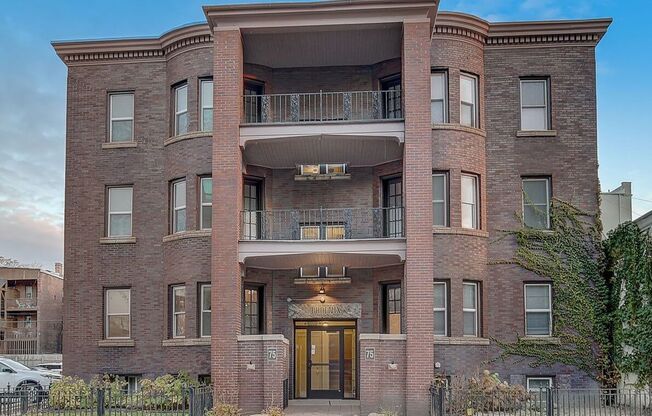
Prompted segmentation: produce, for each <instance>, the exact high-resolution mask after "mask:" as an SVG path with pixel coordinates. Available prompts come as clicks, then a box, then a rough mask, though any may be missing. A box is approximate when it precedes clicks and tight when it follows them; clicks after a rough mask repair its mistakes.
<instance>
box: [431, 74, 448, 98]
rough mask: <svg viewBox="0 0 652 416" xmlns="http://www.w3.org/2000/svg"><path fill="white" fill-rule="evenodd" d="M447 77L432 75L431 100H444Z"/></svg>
mask: <svg viewBox="0 0 652 416" xmlns="http://www.w3.org/2000/svg"><path fill="white" fill-rule="evenodd" d="M445 79H446V77H445V75H444V73H435V74H430V99H432V100H443V99H444V91H446V88H445V82H444V81H445Z"/></svg>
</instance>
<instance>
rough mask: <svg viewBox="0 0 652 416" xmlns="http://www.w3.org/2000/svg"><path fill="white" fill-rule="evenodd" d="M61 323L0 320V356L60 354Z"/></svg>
mask: <svg viewBox="0 0 652 416" xmlns="http://www.w3.org/2000/svg"><path fill="white" fill-rule="evenodd" d="M62 333H63V323H62V322H61V321H41V320H34V321H25V320H20V321H18V320H10V319H7V320H0V354H60V353H61V345H62Z"/></svg>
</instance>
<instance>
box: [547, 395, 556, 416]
mask: <svg viewBox="0 0 652 416" xmlns="http://www.w3.org/2000/svg"><path fill="white" fill-rule="evenodd" d="M552 394H553V391H552V389H551V388H547V389H546V416H554V414H555V408H554V406H553V403H554V400H553V399H552Z"/></svg>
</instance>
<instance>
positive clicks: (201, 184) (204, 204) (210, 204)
mask: <svg viewBox="0 0 652 416" xmlns="http://www.w3.org/2000/svg"><path fill="white" fill-rule="evenodd" d="M205 180H210V181H211V186H213V178H212V177H211V176H203V177H202V178H201V179H200V180H199V229H200V230H210V229H212V228H213V221H212V219H211V227H210V228H204V207H211V216H212V213H213V200H212V199H211V202H204V199H203V196H204V181H205ZM212 195H213V193H212V192H211V196H212Z"/></svg>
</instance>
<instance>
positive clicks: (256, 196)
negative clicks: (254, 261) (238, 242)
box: [242, 179, 263, 240]
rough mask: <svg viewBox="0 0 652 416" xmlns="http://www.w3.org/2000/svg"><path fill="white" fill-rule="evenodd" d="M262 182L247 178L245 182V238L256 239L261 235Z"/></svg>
mask: <svg viewBox="0 0 652 416" xmlns="http://www.w3.org/2000/svg"><path fill="white" fill-rule="evenodd" d="M261 194H262V182H261V181H258V180H250V179H247V180H245V182H244V195H243V199H244V201H243V205H244V212H243V222H244V224H243V230H242V232H243V237H244V239H245V240H256V239H258V238H259V237H260V231H261V228H260V225H261V216H262V214H263V212H262V211H261V209H262V198H261Z"/></svg>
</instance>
